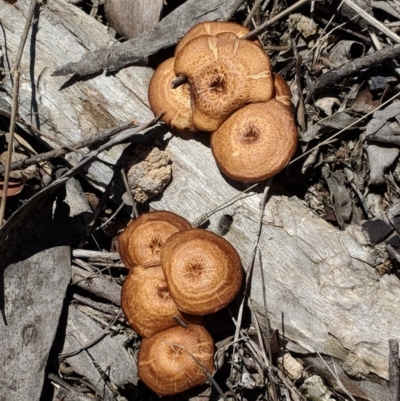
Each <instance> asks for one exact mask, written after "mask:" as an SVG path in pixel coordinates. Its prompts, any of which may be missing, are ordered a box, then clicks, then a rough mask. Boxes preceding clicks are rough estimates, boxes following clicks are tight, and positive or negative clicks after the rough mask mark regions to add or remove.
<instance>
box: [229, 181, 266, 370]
mask: <svg viewBox="0 0 400 401" xmlns="http://www.w3.org/2000/svg"><path fill="white" fill-rule="evenodd" d="M271 183H272V177H271V178H268V179H267V181H266V183H265V188H264V193H263V198H262V200H261V203H260V216H259V220H258V226H257V238H256V241H255V244H254V247H253V251H252V254H251V256H250V263H249V266H248V268H247V271H246V279H245V280H246V281H245V289H244V293H243V299H242V302H241V304H240V307H239V312H238V317H237V321H236V323H235V324H236V330H235V337H234V341H235V344H234V346H233V352H232V355H235V353H236V349H237V344H236V341H237V339H238V338H239V334H240V329H241V326H242V319H243V310H244V304H245V302H246V297H247V291H248V289H249V285H250V280H251V277H252V273H253V267H254V261H255V257H256V253H257V249H258V243H259V241H260V235H261V230H262V219H263V216H264V210H265V205H266V203H267V199H268V194H269V189H270V188H271ZM232 369H233V364H232ZM231 372H232V371H231Z"/></svg>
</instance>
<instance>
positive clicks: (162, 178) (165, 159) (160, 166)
mask: <svg viewBox="0 0 400 401" xmlns="http://www.w3.org/2000/svg"><path fill="white" fill-rule="evenodd" d="M125 171H126V175H127V178H128V183H129V188H130V190H131V193H132V196H133V199H134V200H135V201H136V202H139V203H145V202H147V201H148V200H149V199H150V198H152V197H154V196H156V195H158V194H159V193H161V192H162V191H163V190H164V188H165V187H166V186H167V185H168V183H169V182H170V181H171V178H172V168H171V158H170V156H169V154H168V153H167V152H165V151H163V150H160V149H158V148H150V147H145V146H138V147H137V148H136V150H135V151H134V152H133V154H132V156H130V157H129V158H128V159H127V160H126V163H125ZM123 200H124V202H125V203H126V204H128V205H130V203H131V202H130V199H129V196H128V194H127V193H125V194H124V195H123Z"/></svg>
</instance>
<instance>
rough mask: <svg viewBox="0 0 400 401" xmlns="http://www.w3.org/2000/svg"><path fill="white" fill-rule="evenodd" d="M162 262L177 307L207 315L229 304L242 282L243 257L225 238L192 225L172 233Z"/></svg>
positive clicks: (163, 252) (164, 249)
mask: <svg viewBox="0 0 400 401" xmlns="http://www.w3.org/2000/svg"><path fill="white" fill-rule="evenodd" d="M161 265H162V267H163V270H164V275H165V280H166V282H167V286H168V289H169V292H170V294H171V296H172V298H173V299H174V301H175V303H176V305H177V307H178V309H179V310H180V311H182V312H186V313H189V314H192V315H207V314H209V313H213V312H216V311H218V310H220V309H222V308H223V307H224V306H226V305H228V304H229V303H230V302H231V301H232V300H233V298H234V297H235V296H236V294H237V293H238V291H239V289H240V284H241V282H242V267H241V262H240V257H239V255H238V253H237V251H236V250H235V248H234V247H233V246H232V245H231V244H230V243H229V242H228V241H227V240H226V239H224V238H222V237H220V236H219V235H217V234H214V233H212V232H209V231H205V230H202V229H197V228H193V229H191V230H185V231H181V232H178V233H176V234H174V235H172V236H171V237H170V238H168V240H167V241H166V243H165V244H164V246H163V249H162V250H161Z"/></svg>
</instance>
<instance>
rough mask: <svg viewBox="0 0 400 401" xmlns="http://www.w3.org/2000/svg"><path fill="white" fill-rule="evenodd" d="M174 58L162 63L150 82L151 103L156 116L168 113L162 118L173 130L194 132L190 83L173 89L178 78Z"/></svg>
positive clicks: (149, 95)
mask: <svg viewBox="0 0 400 401" xmlns="http://www.w3.org/2000/svg"><path fill="white" fill-rule="evenodd" d="M174 61H175V59H174V58H169V59H168V60H165V61H164V62H163V63H161V64H160V65H159V66H158V67H157V69H156V70H155V71H154V74H153V76H152V78H151V80H150V84H149V91H148V97H149V103H150V107H151V110H152V111H153V113H154V115H158V114H160V113H162V112H164V111H165V112H166V113H165V114H164V116H163V117H162V118H161V120H162V121H164V122H165V123H166V124H168V125H169V126H170V127H171V128H175V129H178V130H185V129H187V130H190V131H194V130H195V127H194V125H193V119H192V109H191V107H190V88H189V84H188V83H184V84H182V85H180V86H179V87H178V88H176V89H172V87H171V84H172V81H173V80H174V79H175V78H176V75H175V72H174Z"/></svg>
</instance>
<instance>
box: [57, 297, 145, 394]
mask: <svg viewBox="0 0 400 401" xmlns="http://www.w3.org/2000/svg"><path fill="white" fill-rule="evenodd" d="M103 331H104V329H103V328H102V327H100V326H99V325H98V324H97V323H96V322H95V321H94V320H92V319H91V318H90V317H89V316H87V315H85V314H84V313H82V312H80V311H79V310H77V309H76V308H75V306H73V305H72V306H70V307H69V308H68V324H67V328H66V335H65V342H64V347H63V350H62V354H66V353H70V352H74V351H77V350H80V349H81V348H82V347H85V345H86V344H88V343H89V342H91V341H92V340H94V339H96V338H99V336H101V335H102V333H103ZM66 362H68V364H70V365H71V367H72V368H73V369H74V371H75V372H77V373H79V374H81V375H82V376H84V377H86V378H87V379H88V380H89V381H90V383H92V385H93V386H95V387H96V391H97V393H98V394H99V395H100V397H101V399H104V400H105V401H114V400H115V397H114V395H113V392H112V389H111V388H110V387H109V385H107V384H106V383H105V381H104V377H108V378H109V379H110V381H111V383H112V384H113V385H115V386H117V387H119V388H124V387H125V385H127V384H134V385H136V384H137V380H138V379H137V370H136V363H135V361H134V359H133V358H132V357H131V356H129V354H128V352H127V351H126V350H125V349H124V348H123V347H122V344H120V343H119V342H118V341H117V340H116V339H115V338H114V337H110V336H107V335H105V336H102V337H101V339H100V340H99V341H98V342H97V343H96V344H94V345H92V346H90V347H88V348H85V349H84V350H81V351H80V352H78V353H77V354H76V355H73V356H69V357H68V358H66ZM93 362H95V364H96V365H97V367H96V365H95V364H94V363H93ZM102 372H103V373H104V376H102Z"/></svg>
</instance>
